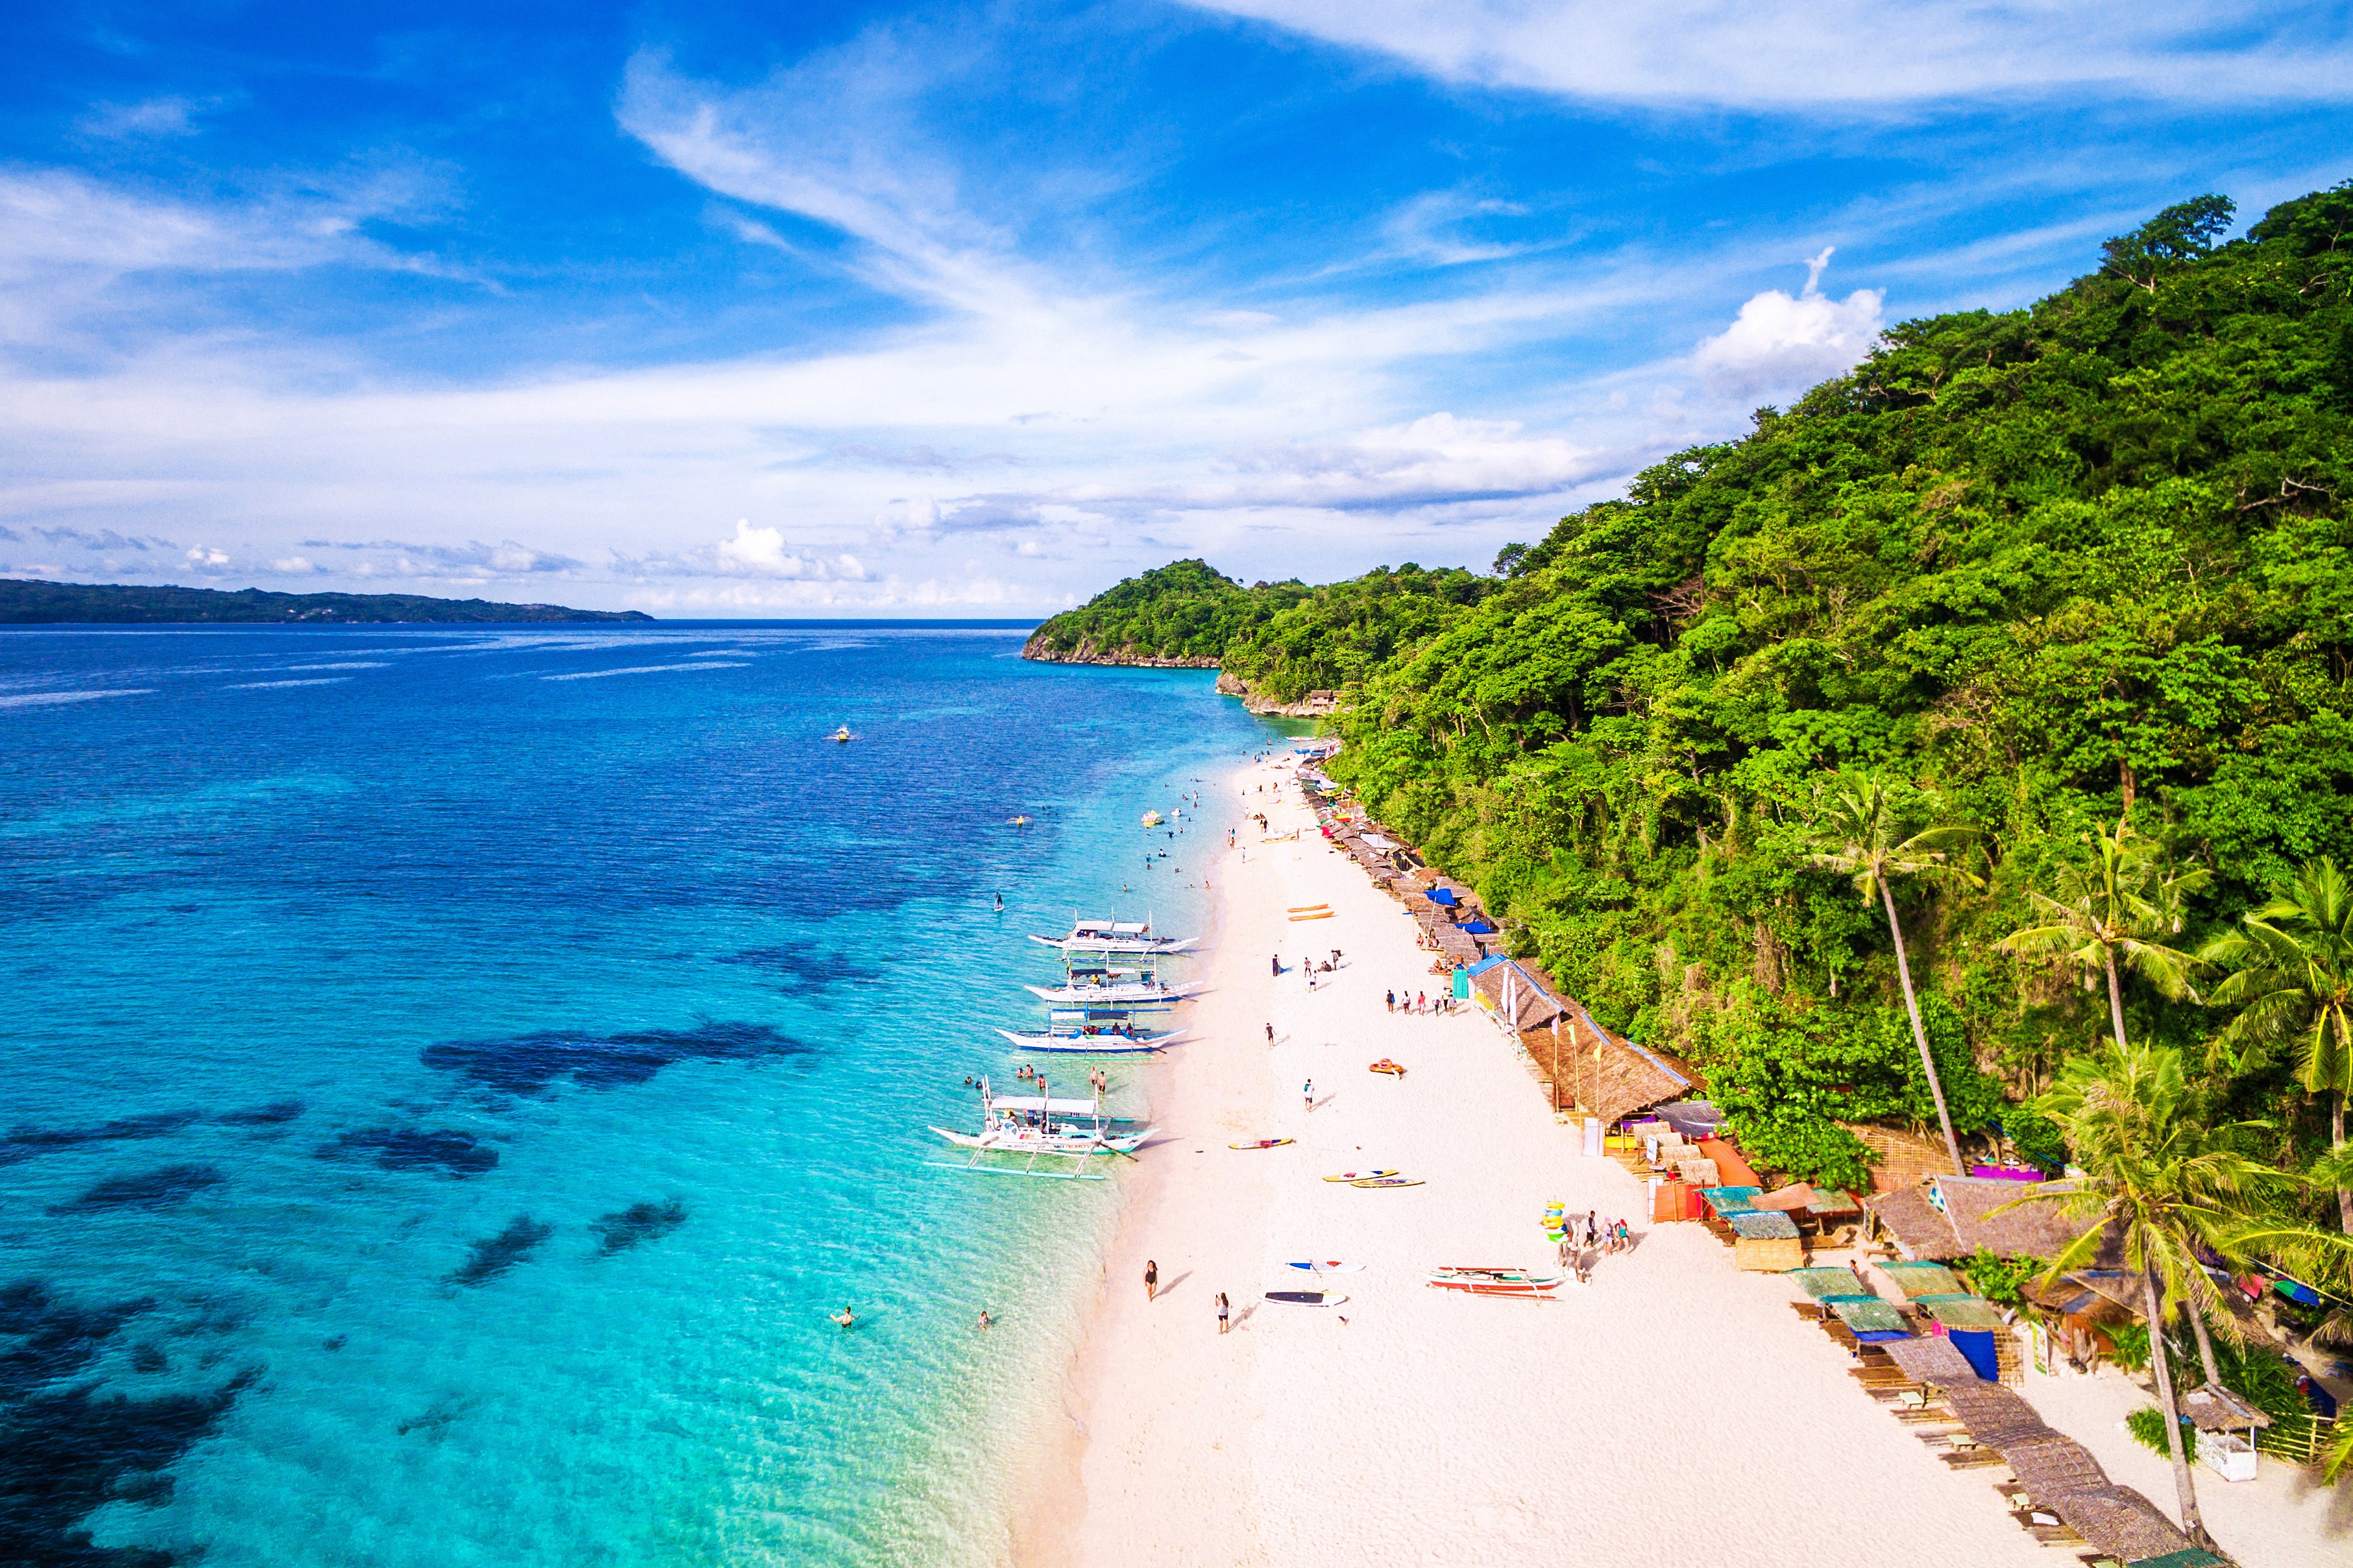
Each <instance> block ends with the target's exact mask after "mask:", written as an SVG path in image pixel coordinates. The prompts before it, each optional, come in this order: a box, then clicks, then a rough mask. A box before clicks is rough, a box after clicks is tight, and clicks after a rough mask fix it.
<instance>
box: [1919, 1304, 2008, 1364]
mask: <svg viewBox="0 0 2353 1568" xmlns="http://www.w3.org/2000/svg"><path fill="white" fill-rule="evenodd" d="M1914 1302H1915V1305H1917V1306H1920V1307H1922V1308H1925V1309H1926V1311H1927V1313H1928V1316H1930V1317H1931V1318H1933V1319H1935V1320H1936V1326H1937V1327H1938V1328H1939V1329H1942V1330H1943V1331H1944V1332H1945V1337H1946V1338H1947V1339H1949V1340H1951V1341H1952V1342H1953V1348H1954V1349H1955V1350H1957V1351H1958V1352H1961V1354H1962V1355H1963V1356H1964V1357H1966V1358H1967V1359H1968V1363H1969V1365H1970V1366H1971V1367H1972V1368H1974V1369H1975V1370H1976V1372H1977V1374H1978V1376H1979V1377H1981V1378H1983V1379H1985V1380H1986V1381H1987V1382H1988V1383H2007V1382H2010V1381H2011V1380H2010V1378H2006V1377H2004V1376H2003V1375H2002V1372H2003V1367H2002V1364H2001V1349H2000V1341H2001V1339H2002V1337H2003V1336H2005V1335H2007V1334H2008V1333H2009V1332H2010V1324H2009V1322H2008V1321H2005V1320H2004V1319H2003V1317H2002V1315H2001V1309H2000V1308H1999V1307H1997V1306H1995V1305H1994V1304H1993V1303H1992V1302H1991V1301H1989V1300H1986V1299H1985V1298H1984V1297H1982V1296H1968V1295H1959V1294H1955V1295H1949V1296H1919V1297H1915V1298H1914ZM2016 1360H2017V1358H2016V1357H2015V1356H2013V1357H2012V1358H2011V1364H2012V1365H2015V1364H2016Z"/></svg>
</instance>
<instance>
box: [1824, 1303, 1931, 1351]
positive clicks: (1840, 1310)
mask: <svg viewBox="0 0 2353 1568" xmlns="http://www.w3.org/2000/svg"><path fill="white" fill-rule="evenodd" d="M1825 1305H1827V1306H1828V1307H1829V1308H1830V1310H1831V1312H1832V1313H1833V1314H1835V1315H1836V1316H1837V1318H1838V1321H1840V1322H1841V1323H1844V1324H1845V1325H1846V1326H1847V1328H1848V1330H1849V1331H1852V1333H1853V1335H1854V1337H1855V1338H1856V1339H1857V1340H1859V1341H1861V1342H1862V1343H1864V1344H1867V1345H1868V1344H1886V1343H1889V1342H1893V1341H1895V1340H1908V1339H1910V1338H1911V1337H1912V1327H1911V1325H1910V1324H1908V1323H1906V1322H1905V1321H1904V1314H1903V1313H1901V1312H1899V1311H1897V1310H1895V1309H1894V1307H1893V1306H1891V1305H1889V1304H1888V1303H1887V1302H1885V1301H1883V1300H1880V1299H1879V1298H1878V1297H1876V1296H1842V1297H1840V1298H1838V1299H1837V1300H1832V1301H1829V1302H1826V1303H1825Z"/></svg>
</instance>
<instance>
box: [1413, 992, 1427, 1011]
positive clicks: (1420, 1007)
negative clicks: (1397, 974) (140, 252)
mask: <svg viewBox="0 0 2353 1568" xmlns="http://www.w3.org/2000/svg"><path fill="white" fill-rule="evenodd" d="M1414 1010H1415V1011H1416V1012H1419V1013H1427V1012H1429V1011H1430V993H1429V992H1427V991H1424V992H1420V993H1419V994H1417V996H1416V998H1415V1001H1414Z"/></svg>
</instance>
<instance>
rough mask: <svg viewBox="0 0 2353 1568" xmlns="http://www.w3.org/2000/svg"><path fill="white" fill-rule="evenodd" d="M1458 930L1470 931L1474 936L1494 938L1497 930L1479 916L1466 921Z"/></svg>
mask: <svg viewBox="0 0 2353 1568" xmlns="http://www.w3.org/2000/svg"><path fill="white" fill-rule="evenodd" d="M1458 929H1460V930H1462V931H1469V932H1470V933H1471V934H1472V936H1493V935H1494V934H1495V928H1494V927H1493V926H1492V925H1490V924H1489V923H1488V922H1487V921H1485V920H1484V919H1483V918H1482V917H1481V916H1478V915H1473V916H1472V917H1471V918H1470V919H1469V920H1467V921H1463V922H1462V924H1461V927H1459V928H1458Z"/></svg>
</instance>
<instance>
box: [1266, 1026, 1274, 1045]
mask: <svg viewBox="0 0 2353 1568" xmlns="http://www.w3.org/2000/svg"><path fill="white" fill-rule="evenodd" d="M1266 1043H1267V1044H1268V1045H1270V1046H1271V1045H1272V1044H1274V1026H1273V1025H1272V1024H1269V1025H1268V1026H1266Z"/></svg>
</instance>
